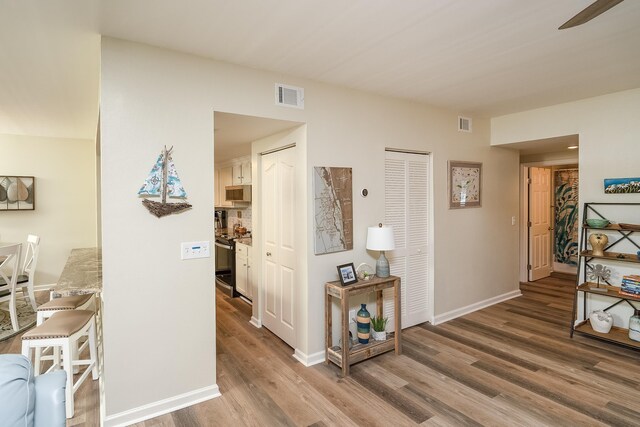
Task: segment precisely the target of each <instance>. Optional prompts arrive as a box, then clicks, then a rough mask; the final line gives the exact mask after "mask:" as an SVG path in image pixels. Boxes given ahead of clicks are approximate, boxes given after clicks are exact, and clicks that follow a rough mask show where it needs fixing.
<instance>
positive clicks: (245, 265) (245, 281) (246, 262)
mask: <svg viewBox="0 0 640 427" xmlns="http://www.w3.org/2000/svg"><path fill="white" fill-rule="evenodd" d="M251 274H252V273H251V246H248V245H245V244H243V243H237V242H236V291H237V292H238V293H240V294H241V295H242V296H244V297H245V298H247V299H249V300H251V299H252V297H253V280H252V279H251Z"/></svg>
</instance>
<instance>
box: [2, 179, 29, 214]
mask: <svg viewBox="0 0 640 427" xmlns="http://www.w3.org/2000/svg"><path fill="white" fill-rule="evenodd" d="M35 181H36V180H35V178H34V177H32V176H6V175H0V211H31V210H34V209H35V206H36V203H35Z"/></svg>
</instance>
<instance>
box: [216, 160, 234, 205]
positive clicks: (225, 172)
mask: <svg viewBox="0 0 640 427" xmlns="http://www.w3.org/2000/svg"><path fill="white" fill-rule="evenodd" d="M232 169H233V168H232V167H231V166H228V167H226V168H220V171H219V176H218V178H219V179H218V182H219V184H220V185H219V186H218V192H219V194H220V205H219V206H223V207H224V206H227V207H231V206H233V202H231V201H227V199H226V192H225V187H227V186H228V185H233V179H232V173H233V170H232Z"/></svg>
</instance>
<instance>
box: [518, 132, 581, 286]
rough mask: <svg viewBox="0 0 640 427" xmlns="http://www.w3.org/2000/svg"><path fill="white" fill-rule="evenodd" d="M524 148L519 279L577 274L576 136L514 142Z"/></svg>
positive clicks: (521, 151) (533, 280)
mask: <svg viewBox="0 0 640 427" xmlns="http://www.w3.org/2000/svg"><path fill="white" fill-rule="evenodd" d="M513 145H514V146H515V148H518V149H519V150H520V218H521V221H520V230H521V232H520V281H521V282H535V281H536V280H540V279H543V278H546V277H549V276H555V277H561V278H565V279H573V278H574V277H575V274H576V272H577V255H578V216H579V191H580V190H579V144H578V135H567V136H561V137H556V138H549V139H544V140H536V141H525V142H521V143H517V144H513Z"/></svg>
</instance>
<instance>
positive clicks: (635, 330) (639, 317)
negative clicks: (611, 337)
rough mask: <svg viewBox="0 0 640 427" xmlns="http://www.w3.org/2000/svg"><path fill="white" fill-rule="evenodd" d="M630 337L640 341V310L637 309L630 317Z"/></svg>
mask: <svg viewBox="0 0 640 427" xmlns="http://www.w3.org/2000/svg"><path fill="white" fill-rule="evenodd" d="M629 339H631V340H634V341H640V310H635V311H634V312H633V316H631V318H630V319H629Z"/></svg>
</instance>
